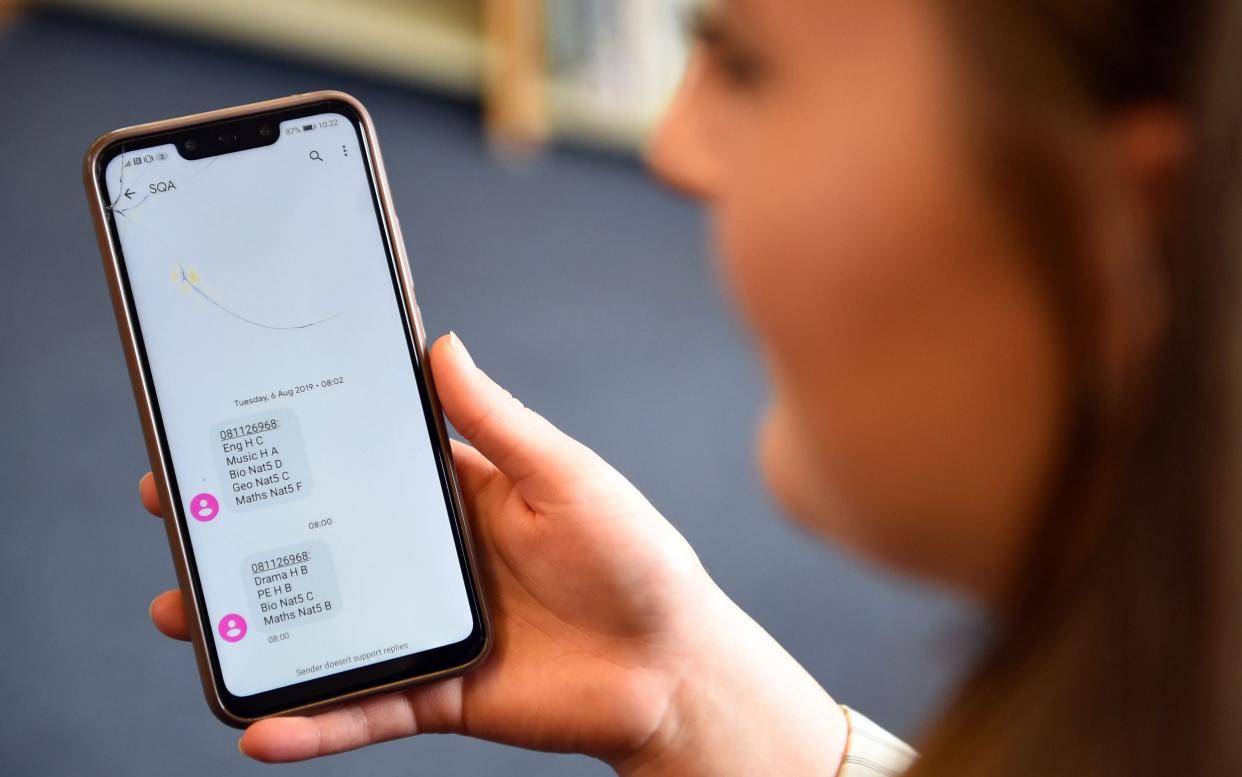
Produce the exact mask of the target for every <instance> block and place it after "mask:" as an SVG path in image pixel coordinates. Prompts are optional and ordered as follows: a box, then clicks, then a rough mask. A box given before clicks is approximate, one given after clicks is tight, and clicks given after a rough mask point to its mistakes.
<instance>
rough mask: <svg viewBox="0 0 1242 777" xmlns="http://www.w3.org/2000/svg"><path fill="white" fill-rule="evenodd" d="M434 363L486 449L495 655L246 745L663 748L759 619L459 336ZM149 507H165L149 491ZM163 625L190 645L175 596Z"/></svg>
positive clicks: (482, 486) (261, 753)
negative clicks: (477, 740)
mask: <svg viewBox="0 0 1242 777" xmlns="http://www.w3.org/2000/svg"><path fill="white" fill-rule="evenodd" d="M431 362H432V366H433V368H434V372H435V380H436V384H437V387H438V389H439V393H440V396H441V402H442V404H443V407H444V409H445V412H446V414H447V415H448V418H449V420H450V421H452V422H453V425H454V426H455V427H456V428H457V429H458V430H460V431H461V433H462V434H463V435H464V436H465V437H466V438H467V439H469V440H470V441H471V442H472V443H473V444H474V446H475V447H470V446H466V445H461V444H456V443H455V444H454V458H455V459H456V462H457V470H458V472H459V473H460V476H461V483H462V491H463V494H464V496H465V500H466V508H467V511H468V512H469V514H470V515H471V516H472V519H473V527H474V531H475V535H476V540H477V541H476V548H477V549H478V553H479V557H480V558H479V561H480V567H481V569H482V570H483V576H484V580H485V582H486V586H487V589H488V592H489V595H490V597H491V602H492V617H493V626H494V628H495V634H496V637H495V638H496V647H495V649H494V650H493V652H492V654H491V656H490V657H489V658H488V660H487V661H486V662H484V664H483V665H482V666H481V667H480V668H479V669H477V670H476V671H474V672H472V673H470V674H468V675H465V676H463V677H460V678H454V679H451V680H445V681H443V682H440V683H436V684H433V685H430V686H422V687H418V688H413V689H410V690H407V691H402V692H400V693H396V694H389V695H385V696H378V697H373V698H370V699H365V700H362V701H359V702H355V703H353V704H351V705H350V706H349V707H347V708H343V709H337V710H332V711H328V712H322V713H319V714H317V715H314V716H312V717H300V718H273V719H270V720H265V721H261V722H259V723H257V724H255V725H254V726H252V727H251V729H250V730H249V731H248V732H247V733H246V735H245V737H244V738H243V740H242V747H243V749H244V750H245V752H246V753H248V754H250V755H251V756H253V757H256V758H259V759H261V760H270V761H288V760H298V759H303V758H310V757H314V756H319V755H326V754H329V753H334V752H338V751H341V750H348V749H352V748H357V747H361V746H364V745H368V744H372V743H374V742H379V741H383V740H387V739H393V738H396V737H402V736H409V735H413V734H418V733H431V732H452V733H468V734H470V735H472V736H476V737H482V738H486V739H491V740H494V741H498V742H504V743H507V744H513V745H518V746H521V747H527V748H535V749H542V750H554V751H561V752H579V753H587V754H590V755H595V756H598V757H601V758H605V759H608V760H610V761H613V762H616V761H618V760H620V759H622V758H623V757H631V756H632V755H633V754H634V753H635V752H636V751H638V750H639V749H640V748H641V747H642V746H643V745H645V744H648V743H651V744H653V745H660V744H662V742H661V740H660V738H659V737H658V736H653V735H655V734H657V733H659V731H660V727H661V725H662V724H663V723H665V722H666V721H671V720H672V719H673V718H674V717H676V716H669V717H668V718H666V715H667V713H668V712H669V710H670V708H671V707H672V706H673V705H675V704H678V703H680V702H679V701H678V700H677V699H676V698H675V697H676V695H677V693H678V691H679V688H680V686H681V684H682V682H683V681H684V680H685V678H687V677H688V676H690V675H691V674H693V673H694V671H695V665H696V664H698V663H701V660H702V658H703V657H704V655H712V654H715V655H720V654H722V653H725V652H727V649H726V646H729V645H735V644H736V645H748V644H752V643H753V639H752V638H751V636H750V635H752V634H753V633H754V629H755V627H754V626H753V623H752V624H750V626H746V625H743V623H742V621H745V623H750V622H749V621H748V620H746V619H745V617H744V616H742V615H741V613H740V612H739V611H736V609H735V608H733V606H732V604H731V603H730V602H729V601H728V600H727V599H726V598H725V597H724V595H723V594H722V593H721V592H720V590H719V589H718V588H717V587H716V586H715V584H714V583H712V581H711V579H710V578H709V577H708V576H707V574H706V572H705V571H704V570H703V567H702V565H701V564H700V563H699V561H698V559H697V557H696V556H695V554H694V552H693V551H692V550H691V548H690V547H689V545H688V544H687V543H686V541H685V540H684V539H683V538H682V537H681V536H680V535H679V534H678V533H677V531H676V530H675V529H674V528H673V527H672V526H671V525H669V523H668V522H667V521H666V520H665V519H664V518H663V517H662V516H661V515H660V514H659V513H658V512H657V511H656V510H655V508H653V507H652V506H651V504H650V503H649V502H648V501H647V500H646V499H645V498H644V497H643V496H642V494H640V493H639V492H638V491H637V490H636V489H635V488H634V487H633V486H632V485H631V484H630V483H629V482H628V481H627V480H626V479H625V478H624V477H623V476H621V475H620V474H619V473H618V472H617V471H616V470H615V469H613V468H612V467H610V466H609V465H608V464H607V463H605V462H604V461H602V460H601V459H600V458H599V457H598V456H597V455H596V454H594V453H593V452H592V451H591V450H589V449H588V448H586V447H585V446H583V445H581V444H580V443H578V442H575V441H574V440H572V439H570V438H569V437H567V436H565V435H564V434H562V433H561V432H560V431H558V430H557V429H556V428H555V427H553V426H552V425H551V424H550V423H548V422H547V421H546V420H544V419H543V418H542V417H540V416H538V415H536V414H535V413H534V412H532V411H530V410H528V409H526V408H524V407H523V406H522V405H520V404H519V403H518V402H517V400H515V399H513V398H512V397H511V396H510V395H509V394H508V392H506V391H505V390H504V389H502V388H500V387H499V386H497V385H496V384H495V383H493V382H492V381H491V379H490V378H488V377H487V376H486V375H485V374H484V373H483V372H482V371H480V370H479V369H478V368H476V367H475V366H474V364H473V362H472V361H471V359H470V357H469V355H468V354H467V353H466V350H465V348H464V346H462V345H461V344H460V341H458V340H456V337H455V336H448V337H444V338H441V340H440V341H439V342H438V343H437V344H436V345H435V347H434V348H433V349H432V353H431ZM142 494H143V501H144V502H145V503H146V504H147V506H148V507H149V508H153V509H158V503H157V502H156V501H155V500H153V498H152V497H153V490H152V488H151V481H150V479H149V478H148V479H145V480H144V482H143V489H142ZM152 615H153V617H154V619H155V623H156V626H157V627H158V628H159V629H160V630H161V631H162V632H164V633H165V634H168V635H169V636H173V637H178V638H182V639H184V638H185V637H186V633H187V632H186V628H185V622H184V616H183V615H182V607H181V598H180V594H179V593H178V592H176V591H170V592H168V593H166V594H163V595H161V596H160V597H157V598H156V600H155V602H154V604H153V606H152ZM739 616H740V617H739ZM735 619H736V620H735ZM765 636H766V635H765ZM777 649H778V650H779V648H777ZM752 657H753V658H758V655H757V654H754V653H751V654H750V655H748V660H749V658H752Z"/></svg>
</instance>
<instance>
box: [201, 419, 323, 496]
mask: <svg viewBox="0 0 1242 777" xmlns="http://www.w3.org/2000/svg"><path fill="white" fill-rule="evenodd" d="M211 445H212V450H214V451H215V460H216V471H217V473H218V475H219V477H220V484H221V489H220V490H221V491H222V492H223V497H222V498H221V499H220V503H221V506H223V507H227V508H228V509H230V510H233V511H235V512H247V511H250V510H257V509H259V508H262V507H268V506H270V505H274V504H280V503H283V502H292V501H294V500H297V499H302V498H304V497H307V496H309V495H310V493H311V489H312V488H313V487H314V481H312V480H311V472H310V464H309V463H307V460H306V444H305V443H304V442H303V441H302V429H301V427H300V426H299V425H298V416H297V413H295V412H293V411H292V410H290V409H289V408H287V407H285V408H277V409H274V410H269V411H267V412H265V413H258V414H255V415H249V416H244V417H242V418H233V419H231V420H228V421H223V422H221V423H219V424H217V425H216V426H215V428H213V429H212V436H211Z"/></svg>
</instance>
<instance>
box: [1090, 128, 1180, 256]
mask: <svg viewBox="0 0 1242 777" xmlns="http://www.w3.org/2000/svg"><path fill="white" fill-rule="evenodd" d="M1109 138H1110V140H1109V142H1110V145H1111V146H1112V154H1111V156H1112V157H1113V161H1114V162H1115V164H1116V166H1117V169H1118V170H1119V172H1120V173H1121V179H1122V180H1121V182H1122V184H1123V185H1124V186H1126V187H1127V188H1128V189H1129V192H1130V195H1131V196H1132V197H1133V198H1134V199H1133V200H1132V204H1133V205H1134V206H1135V207H1136V209H1137V211H1136V214H1135V215H1137V216H1140V217H1142V218H1145V219H1146V220H1147V223H1148V224H1149V225H1150V226H1151V227H1153V228H1154V229H1155V230H1156V234H1157V236H1161V235H1164V234H1166V232H1167V229H1168V227H1169V220H1170V218H1171V217H1172V215H1173V213H1174V210H1175V208H1174V205H1175V203H1174V200H1173V198H1174V196H1175V195H1176V193H1177V188H1178V185H1179V183H1180V181H1181V179H1182V174H1183V172H1184V170H1185V167H1186V163H1187V159H1188V157H1189V154H1190V129H1189V127H1188V126H1187V122H1186V119H1185V117H1184V116H1183V115H1182V114H1181V113H1180V112H1179V111H1177V110H1175V109H1174V108H1172V107H1165V106H1157V105H1151V106H1144V107H1140V108H1134V109H1131V110H1129V111H1127V112H1126V113H1124V114H1122V115H1121V116H1120V117H1119V118H1117V119H1115V120H1114V121H1113V124H1112V127H1111V129H1110V131H1109Z"/></svg>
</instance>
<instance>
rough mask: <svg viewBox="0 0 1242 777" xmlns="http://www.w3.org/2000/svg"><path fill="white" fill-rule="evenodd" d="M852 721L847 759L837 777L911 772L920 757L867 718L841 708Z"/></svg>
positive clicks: (880, 776) (893, 775)
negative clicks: (912, 766)
mask: <svg viewBox="0 0 1242 777" xmlns="http://www.w3.org/2000/svg"><path fill="white" fill-rule="evenodd" d="M841 709H843V710H845V719H846V720H847V721H849V726H850V733H849V739H847V740H846V742H845V759H844V760H843V761H842V762H841V771H839V772H837V777H896V775H900V774H902V773H903V772H905V771H906V770H907V769H909V768H910V764H912V763H914V759H915V758H917V757H918V753H916V752H915V751H914V749H913V748H911V747H910V746H909V745H907V744H906V743H905V742H902V741H901V740H900V739H898V738H897V737H895V736H893V735H892V734H890V733H888V732H887V731H885V730H884V729H882V728H880V727H879V726H877V725H876V724H875V723H873V722H872V721H871V719H870V718H868V717H867V716H866V715H863V714H862V713H861V712H858V711H857V710H852V709H850V708H849V707H846V706H844V705H842V707H841Z"/></svg>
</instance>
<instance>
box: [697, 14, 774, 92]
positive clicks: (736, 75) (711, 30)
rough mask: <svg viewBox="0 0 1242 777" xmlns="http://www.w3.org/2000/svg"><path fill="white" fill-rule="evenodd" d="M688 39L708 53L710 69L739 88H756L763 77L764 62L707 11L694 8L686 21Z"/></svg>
mask: <svg viewBox="0 0 1242 777" xmlns="http://www.w3.org/2000/svg"><path fill="white" fill-rule="evenodd" d="M686 27H687V30H688V32H689V37H690V38H691V39H692V40H693V41H695V43H697V44H698V45H699V47H700V48H701V49H702V50H703V52H704V53H706V54H707V57H708V61H709V63H710V64H711V65H712V67H714V68H716V69H717V70H719V71H720V73H721V74H722V75H724V77H725V78H726V79H728V80H729V81H731V82H732V83H733V84H735V85H737V86H740V87H747V88H753V87H755V86H758V85H759V83H760V82H761V81H762V80H763V77H764V75H765V68H764V63H763V61H762V60H761V59H760V58H759V57H758V56H757V55H755V54H754V53H752V52H750V51H748V50H746V49H745V48H743V47H742V46H741V45H739V44H738V43H737V42H736V41H734V40H732V38H731V37H730V36H729V34H728V32H727V30H726V29H725V28H724V26H723V25H722V24H721V22H720V20H719V19H717V18H715V17H714V16H713V15H712V12H711V11H710V10H707V9H703V8H700V9H697V10H695V11H693V12H692V13H691V14H690V15H689V16H687V19H686Z"/></svg>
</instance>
